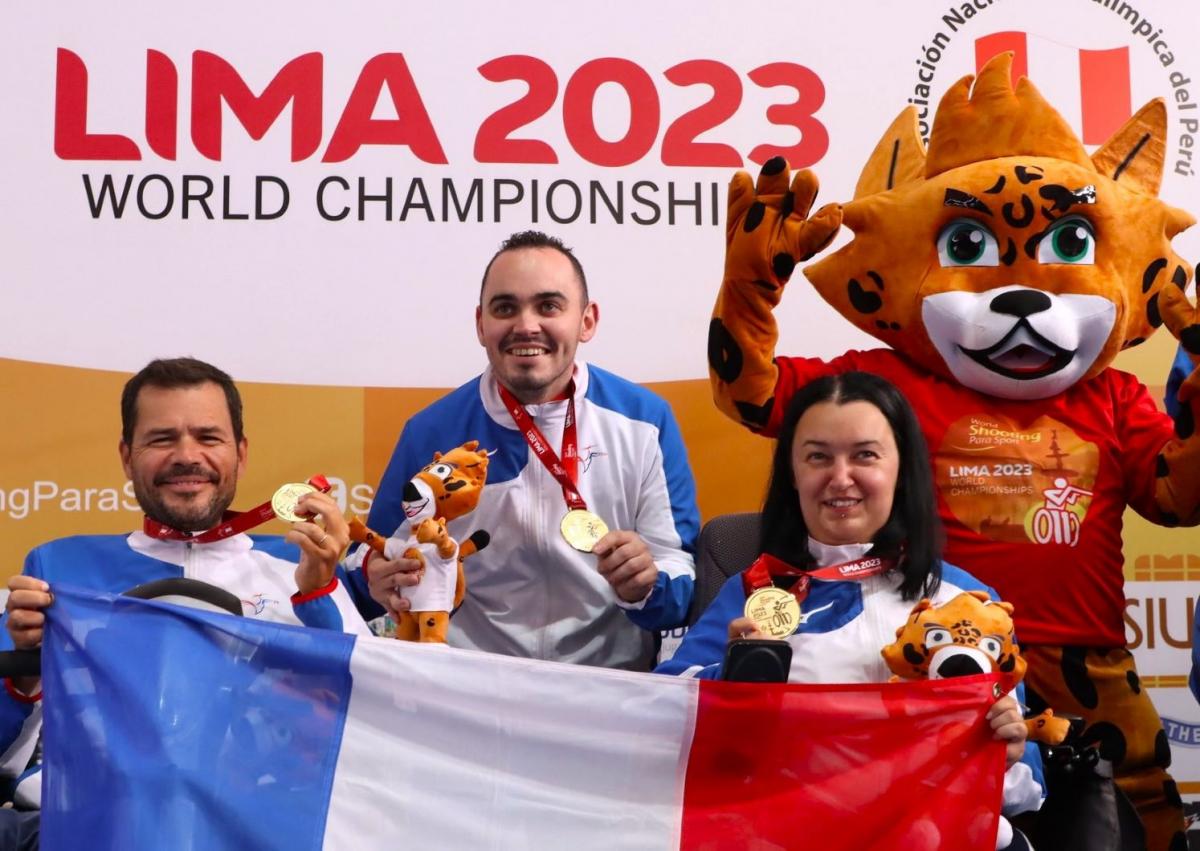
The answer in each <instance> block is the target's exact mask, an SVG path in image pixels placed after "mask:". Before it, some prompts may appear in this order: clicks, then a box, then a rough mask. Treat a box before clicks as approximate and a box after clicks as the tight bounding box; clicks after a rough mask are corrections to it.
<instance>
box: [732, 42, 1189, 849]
mask: <svg viewBox="0 0 1200 851" xmlns="http://www.w3.org/2000/svg"><path fill="white" fill-rule="evenodd" d="M1011 64H1012V56H1011V54H1006V55H1001V56H998V57H996V58H994V59H993V60H991V61H990V62H989V63H988V64H987V65H986V66H985V67H984V68H983V69H982V70H981V71H980V73H979V77H978V79H977V80H976V79H974V78H973V77H970V76H968V77H965V78H963V79H962V80H960V81H958V82H957V83H956V84H954V85H953V86H952V87H951V88H950V90H949V91H948V92H947V93H946V95H945V97H944V98H943V99H942V101H941V104H940V105H939V107H938V111H937V114H936V117H935V119H934V123H933V127H932V130H931V133H930V141H929V147H928V150H926V149H925V146H924V144H923V142H922V140H921V137H920V135H919V132H918V125H917V118H916V111H915V108H913V107H908V108H907V109H905V110H904V112H902V113H901V114H900V116H899V117H898V118H897V119H896V120H895V121H894V122H893V123H892V125H891V126H890V127H889V128H888V130H887V132H886V133H885V134H884V137H883V139H882V140H881V141H880V142H879V144H878V146H877V147H876V148H875V151H874V153H873V154H872V155H871V157H870V160H869V161H868V163H867V165H866V167H865V168H864V169H863V172H862V175H861V177H860V179H859V182H858V185H857V187H856V190H855V195H854V200H853V201H851V202H849V203H848V204H846V205H845V207H844V209H843V208H842V207H841V206H839V205H829V206H826V207H823V208H822V209H820V210H818V211H817V212H816V213H814V214H813V215H812V216H811V217H809V209H810V207H811V205H812V202H813V199H814V197H815V196H816V191H817V181H816V178H815V176H814V175H813V174H812V172H810V171H802V172H800V173H798V174H797V175H796V176H795V178H794V179H793V180H790V181H789V174H788V168H787V164H786V163H785V162H784V161H783V160H782V159H779V158H776V159H774V160H770V161H768V162H767V163H766V164H765V165H764V166H763V168H762V171H761V173H760V175H759V178H758V181H757V184H755V183H753V182H752V181H751V178H750V177H749V175H747V174H745V173H744V172H739V173H738V174H737V175H736V176H735V177H734V178H733V181H732V183H731V185H730V189H729V208H728V219H727V223H726V255H725V275H724V280H723V282H722V284H721V290H720V294H719V295H718V298H717V304H716V308H715V310H714V315H713V319H712V322H711V324H710V328H709V343H708V355H709V366H710V377H711V381H712V387H713V393H714V397H715V399H716V402H717V404H718V406H719V407H720V408H721V410H722V411H724V412H725V413H726V414H727V415H729V416H730V417H732V418H733V419H735V420H736V421H738V422H740V423H742V424H743V425H745V426H747V427H749V428H751V429H752V430H754V431H756V432H759V433H762V434H764V435H767V436H774V434H775V431H776V429H777V428H778V427H779V424H780V422H781V420H782V418H783V413H784V410H785V409H786V408H787V403H788V400H789V398H790V397H791V395H792V394H793V393H794V392H795V391H796V390H797V389H799V388H800V387H802V386H803V385H804V384H805V383H807V382H808V381H811V380H812V379H814V378H817V377H818V376H822V375H826V374H829V373H833V372H842V371H847V370H865V371H868V372H874V373H876V374H878V375H881V376H883V377H885V378H887V379H889V380H890V381H892V382H893V383H894V384H896V385H897V386H898V387H900V388H901V390H902V392H904V393H905V395H906V396H907V398H908V399H909V401H910V402H911V404H912V405H913V407H914V409H915V410H916V412H917V416H918V419H919V420H920V421H921V425H922V429H923V431H924V435H925V439H926V441H927V443H928V444H929V448H930V454H931V458H932V462H933V465H934V475H935V478H936V481H937V486H938V510H939V513H940V515H941V518H942V521H943V524H944V526H945V529H946V552H945V554H946V559H947V561H949V562H952V563H955V564H958V565H960V566H962V567H964V568H966V569H967V570H969V571H970V572H971V573H973V574H974V575H975V576H977V577H978V578H979V579H980V580H982V581H984V582H986V583H988V584H989V585H991V586H993V587H994V588H996V589H997V590H998V591H999V592H1000V593H1001V594H1002V595H1003V596H1004V598H1005V600H1008V601H1011V602H1012V603H1014V604H1015V607H1016V624H1017V634H1018V635H1019V636H1020V638H1021V644H1022V646H1023V648H1024V657H1025V659H1026V660H1027V661H1028V665H1029V667H1028V673H1027V675H1026V684H1027V688H1028V689H1029V695H1030V701H1029V702H1030V703H1031V704H1032V705H1033V706H1034V708H1035V710H1036V709H1041V708H1043V707H1045V706H1047V705H1048V706H1052V707H1053V708H1054V710H1055V711H1056V712H1058V713H1059V714H1065V715H1079V716H1081V717H1083V718H1084V719H1085V722H1086V727H1085V730H1084V732H1083V740H1084V741H1085V742H1092V743H1094V744H1096V745H1097V746H1098V747H1099V749H1100V751H1101V753H1102V755H1103V756H1104V757H1105V758H1107V759H1109V760H1110V761H1111V762H1112V763H1113V764H1114V765H1115V766H1116V770H1117V773H1118V782H1119V783H1120V784H1121V786H1122V788H1123V789H1124V790H1125V792H1126V794H1128V795H1129V797H1130V798H1131V800H1132V801H1133V802H1134V804H1135V806H1137V808H1138V810H1139V812H1140V814H1141V816H1142V819H1143V821H1144V822H1145V824H1146V828H1147V834H1148V836H1149V838H1150V843H1149V847H1151V848H1153V849H1166V848H1172V849H1174V848H1186V845H1187V843H1186V837H1185V836H1184V833H1183V830H1184V821H1183V812H1182V802H1181V800H1180V797H1179V793H1178V790H1177V789H1176V787H1175V783H1174V781H1173V780H1171V778H1170V776H1169V775H1168V774H1167V772H1166V770H1165V769H1166V767H1167V766H1168V765H1169V764H1170V747H1169V744H1168V741H1167V737H1166V734H1165V733H1164V731H1163V729H1162V724H1161V722H1160V720H1159V717H1158V714H1157V712H1156V711H1155V709H1154V706H1153V705H1152V704H1151V702H1150V700H1149V697H1148V695H1147V694H1146V692H1145V690H1144V689H1143V688H1142V687H1141V684H1140V681H1139V679H1138V675H1137V672H1136V670H1135V667H1134V662H1133V658H1132V655H1131V653H1130V652H1129V650H1127V649H1126V647H1125V632H1124V623H1123V620H1122V617H1123V613H1124V606H1125V596H1124V589H1123V585H1124V575H1123V568H1124V559H1123V556H1122V552H1121V521H1122V514H1123V512H1124V510H1125V507H1126V506H1127V505H1130V506H1133V508H1134V509H1135V510H1136V511H1137V512H1138V513H1139V514H1141V515H1142V516H1144V517H1146V518H1148V519H1149V520H1151V521H1152V522H1155V523H1158V524H1160V525H1163V526H1181V525H1195V524H1197V523H1200V437H1198V436H1197V435H1196V434H1195V433H1194V427H1195V421H1196V418H1197V414H1200V394H1198V393H1196V389H1197V387H1200V372H1197V371H1196V370H1195V369H1193V372H1192V374H1191V376H1190V377H1189V378H1188V379H1187V380H1186V381H1185V382H1184V384H1183V386H1182V388H1181V389H1180V391H1179V395H1178V398H1179V401H1180V403H1181V405H1180V413H1179V415H1178V417H1177V418H1176V419H1175V421H1174V422H1172V420H1171V419H1170V418H1169V417H1168V416H1167V415H1165V414H1163V413H1161V412H1160V411H1159V410H1158V409H1157V408H1156V406H1155V404H1154V402H1153V400H1152V399H1151V398H1150V396H1149V394H1148V392H1147V391H1146V388H1145V387H1144V386H1142V385H1141V384H1140V383H1139V382H1138V381H1137V380H1136V378H1134V377H1133V376H1131V375H1129V374H1127V373H1124V372H1121V371H1119V370H1116V369H1114V368H1112V366H1111V363H1112V360H1113V358H1114V357H1115V356H1116V354H1117V353H1118V352H1119V351H1120V350H1121V349H1123V348H1127V347H1130V346H1135V345H1137V344H1138V343H1140V342H1142V341H1143V340H1145V339H1146V338H1147V337H1148V336H1149V335H1150V334H1151V333H1153V332H1154V330H1155V329H1156V328H1157V327H1159V326H1160V325H1162V324H1164V323H1165V324H1166V325H1167V326H1168V327H1169V329H1170V330H1171V332H1172V333H1173V334H1174V335H1175V336H1176V337H1179V338H1180V339H1181V341H1182V342H1183V345H1184V348H1185V349H1187V350H1189V351H1190V352H1191V353H1192V355H1193V356H1195V355H1197V354H1200V315H1198V313H1197V310H1196V309H1195V308H1194V307H1193V306H1192V305H1191V303H1190V302H1189V301H1188V299H1187V297H1186V296H1185V295H1184V289H1185V288H1186V287H1187V285H1188V282H1189V280H1190V278H1191V267H1190V266H1189V265H1188V264H1187V263H1186V262H1185V261H1184V260H1182V259H1181V258H1180V257H1178V256H1177V255H1176V254H1175V253H1174V251H1172V249H1171V244H1170V240H1171V238H1172V237H1174V236H1175V235H1176V234H1177V233H1179V232H1180V231H1182V230H1184V229H1185V228H1187V227H1189V226H1190V225H1191V224H1192V223H1193V221H1194V220H1193V218H1192V217H1191V216H1190V215H1188V214H1187V213H1185V212H1183V211H1182V210H1178V209H1175V208H1173V207H1171V206H1169V205H1167V204H1165V203H1163V202H1162V201H1160V200H1159V199H1158V197H1157V196H1158V189H1159V184H1160V181H1161V177H1162V167H1163V156H1164V147H1165V146H1164V140H1165V136H1166V121H1167V116H1166V108H1165V106H1164V104H1163V102H1162V101H1161V100H1156V101H1152V102H1150V103H1148V104H1147V105H1146V106H1144V107H1143V108H1142V109H1141V110H1140V111H1138V113H1137V114H1136V115H1134V116H1133V117H1132V118H1130V119H1129V121H1127V122H1126V123H1125V125H1124V126H1123V127H1121V128H1120V129H1119V130H1118V131H1117V132H1116V133H1115V134H1114V135H1113V137H1112V138H1111V139H1109V141H1108V142H1106V143H1105V144H1104V145H1103V146H1101V147H1100V149H1099V150H1097V151H1096V152H1095V153H1094V154H1092V155H1091V156H1089V155H1088V154H1087V152H1086V151H1085V150H1084V148H1083V145H1082V143H1081V142H1080V141H1079V140H1078V138H1077V137H1076V136H1075V134H1074V132H1073V131H1072V130H1071V129H1070V127H1069V126H1068V125H1067V123H1066V122H1065V121H1064V120H1063V118H1062V117H1061V116H1060V115H1059V114H1058V113H1057V112H1056V111H1055V110H1054V109H1053V108H1052V107H1051V106H1050V105H1049V104H1048V103H1047V102H1046V101H1045V100H1044V99H1043V98H1042V96H1041V94H1040V93H1039V92H1038V91H1037V90H1036V89H1035V88H1034V86H1033V85H1032V84H1031V83H1030V82H1029V81H1028V80H1027V79H1024V78H1022V79H1021V80H1020V81H1019V82H1017V84H1016V85H1015V86H1014V85H1013V83H1012V81H1011ZM972 83H973V85H972ZM842 223H845V224H846V225H847V226H848V227H849V228H850V229H851V230H852V231H853V232H854V239H853V240H852V241H850V242H849V243H848V244H846V245H845V246H844V247H842V248H840V249H839V250H838V251H836V252H835V253H833V254H832V255H831V256H829V257H827V258H825V259H824V260H822V261H820V262H818V263H816V264H815V265H812V266H809V267H807V268H805V270H804V272H805V274H806V276H807V277H808V278H809V280H810V281H811V282H812V284H813V285H814V286H815V287H816V289H817V291H818V292H819V293H820V295H821V296H822V298H824V299H825V300H826V301H827V302H829V303H830V304H831V305H832V306H833V307H834V308H835V309H837V310H838V311H839V312H840V313H841V314H842V315H843V316H845V317H846V318H847V319H849V320H850V321H851V322H852V323H853V324H854V325H856V326H857V327H859V328H861V329H862V330H864V331H866V332H867V333H869V334H871V335H873V336H875V337H877V338H878V339H879V340H881V341H882V342H883V343H885V344H886V345H887V346H889V347H890V348H878V349H872V350H869V351H851V352H847V353H845V354H843V355H841V356H839V357H836V358H834V359H832V360H830V361H823V360H818V359H813V358H800V357H784V356H778V357H777V356H776V355H775V344H776V341H777V339H778V330H777V327H776V324H775V319H774V316H773V314H772V310H773V308H774V307H775V306H776V305H777V304H778V303H779V300H780V298H781V296H782V291H783V286H784V284H785V283H786V282H787V280H788V278H789V277H790V275H791V273H792V270H793V267H794V266H795V264H796V263H797V262H800V261H803V260H807V259H808V258H810V257H811V256H813V255H814V254H816V253H817V252H819V251H820V250H821V249H822V248H824V247H825V246H826V245H827V244H828V243H829V242H830V241H831V240H832V239H833V237H834V235H835V234H836V232H837V230H838V228H839V226H840V225H841V224H842ZM1196 360H1197V358H1195V357H1193V363H1195V361H1196Z"/></svg>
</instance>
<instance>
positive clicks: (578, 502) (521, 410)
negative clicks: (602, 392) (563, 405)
mask: <svg viewBox="0 0 1200 851" xmlns="http://www.w3.org/2000/svg"><path fill="white" fill-rule="evenodd" d="M498 386H499V387H500V398H501V399H503V400H504V405H505V407H507V408H508V413H509V415H511V416H512V418H513V422H515V423H516V424H517V428H518V429H520V430H521V435H522V436H523V437H524V438H525V442H526V443H528V444H529V448H530V449H532V450H533V454H534V455H536V456H537V457H538V460H539V461H541V462H542V464H543V466H545V468H546V469H547V470H549V471H550V475H551V476H553V477H554V480H555V481H556V482H558V483H559V485H561V486H562V491H563V497H564V498H565V499H566V501H567V507H568V508H570V509H571V510H572V511H587V503H586V502H584V501H583V497H582V496H580V495H579V491H578V490H577V489H576V487H575V479H576V476H577V475H578V470H579V448H578V437H577V435H576V429H575V382H574V381H572V382H571V383H570V384H569V385H568V386H567V415H566V419H564V420H563V437H562V460H559V456H558V455H557V454H556V453H555V451H554V449H553V447H551V446H550V442H549V441H548V440H546V436H545V435H544V434H542V432H541V430H540V429H538V427H537V425H536V424H534V422H533V417H531V416H529V412H528V411H527V410H525V406H524V405H522V404H521V403H520V402H519V401H517V397H515V396H513V394H512V393H510V392H508V389H507V388H506V387H505V386H504V385H503V384H501V385H498Z"/></svg>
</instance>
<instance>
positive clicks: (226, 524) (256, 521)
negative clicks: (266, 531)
mask: <svg viewBox="0 0 1200 851" xmlns="http://www.w3.org/2000/svg"><path fill="white" fill-rule="evenodd" d="M308 483H309V484H310V485H312V486H313V488H315V489H316V490H318V491H320V492H321V493H329V490H330V487H331V486H330V484H329V480H328V479H326V478H325V477H324V476H321V475H316V476H313V477H312V478H311V479H309V480H308ZM275 516H276V515H275V509H274V508H273V507H272V505H271V501H270V500H268V501H267V502H264V503H263V504H262V505H256V506H254V507H253V508H251V509H250V510H249V511H226V512H225V516H224V517H222V518H221V522H220V524H219V525H217V526H214V527H213V528H212V529H209V530H208V531H207V532H201V533H200V534H199V535H190V534H188V533H187V532H180V531H179V530H178V529H172V528H171V527H170V526H167V525H166V524H165V523H159V522H158V521H157V520H152V519H151V518H149V517H146V518H143V520H142V531H143V532H145V533H146V534H147V535H148V536H150V537H151V538H160V539H163V540H167V541H187V542H188V543H191V544H210V543H212V542H213V541H223V540H224V539H226V538H232V537H233V536H234V535H238V534H240V533H242V532H245V531H247V530H249V529H253V528H254V527H255V526H261V525H262V524H263V523H266V522H267V521H268V520H273V519H274V518H275Z"/></svg>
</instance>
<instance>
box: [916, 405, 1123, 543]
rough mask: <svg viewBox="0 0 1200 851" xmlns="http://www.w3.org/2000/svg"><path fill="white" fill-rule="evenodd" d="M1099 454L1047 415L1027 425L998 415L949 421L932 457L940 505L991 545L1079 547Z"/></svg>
mask: <svg viewBox="0 0 1200 851" xmlns="http://www.w3.org/2000/svg"><path fill="white" fill-rule="evenodd" d="M1099 459H1100V452H1099V450H1098V449H1097V447H1096V445H1095V444H1094V443H1089V442H1087V441H1085V440H1082V439H1081V438H1080V437H1079V436H1078V435H1076V434H1075V432H1074V431H1072V430H1071V429H1070V428H1069V427H1068V426H1066V425H1063V424H1062V423H1060V422H1058V421H1057V420H1054V419H1052V418H1050V417H1041V418H1039V419H1037V420H1036V421H1034V422H1033V423H1031V424H1029V425H1022V424H1018V423H1015V422H1012V421H1011V420H1009V419H1008V418H1007V417H1004V416H1000V415H996V414H991V413H989V414H970V415H968V416H965V417H962V418H961V419H959V420H957V421H956V422H954V423H952V424H951V425H950V427H949V428H948V429H947V430H946V435H945V437H944V438H943V439H942V444H941V446H940V447H938V449H937V453H936V455H935V458H934V471H935V475H936V476H937V480H938V486H939V489H940V490H941V493H942V495H943V497H944V498H945V500H946V504H947V505H948V506H949V508H950V510H951V511H952V512H953V513H954V516H955V517H956V518H958V520H959V521H960V522H961V523H962V524H963V525H964V526H967V527H968V528H970V529H973V530H975V531H976V532H978V533H979V534H980V535H983V536H984V537H986V538H990V539H991V540H993V541H1013V542H1018V541H1019V542H1025V541H1032V542H1034V543H1039V544H1049V543H1055V544H1067V545H1069V546H1075V545H1076V544H1077V543H1078V542H1079V532H1080V529H1081V527H1082V525H1083V519H1084V517H1086V516H1087V509H1088V506H1089V505H1090V504H1091V501H1092V487H1093V485H1094V484H1095V482H1096V471H1097V468H1098V466H1099Z"/></svg>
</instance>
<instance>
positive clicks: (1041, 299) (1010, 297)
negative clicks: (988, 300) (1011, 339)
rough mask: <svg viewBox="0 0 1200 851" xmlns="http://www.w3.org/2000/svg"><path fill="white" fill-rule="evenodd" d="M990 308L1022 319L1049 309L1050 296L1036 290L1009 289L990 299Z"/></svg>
mask: <svg viewBox="0 0 1200 851" xmlns="http://www.w3.org/2000/svg"><path fill="white" fill-rule="evenodd" d="M991 307H992V310H994V311H996V312H997V313H1006V314H1008V315H1009V316H1015V317H1017V318H1018V319H1022V318H1024V317H1026V316H1030V315H1032V314H1034V313H1041V312H1042V311H1043V310H1049V309H1050V296H1048V295H1046V294H1045V293H1043V292H1038V291H1037V290H1010V291H1009V292H1006V293H1001V294H1000V295H998V296H996V297H995V298H994V299H992V304H991Z"/></svg>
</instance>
